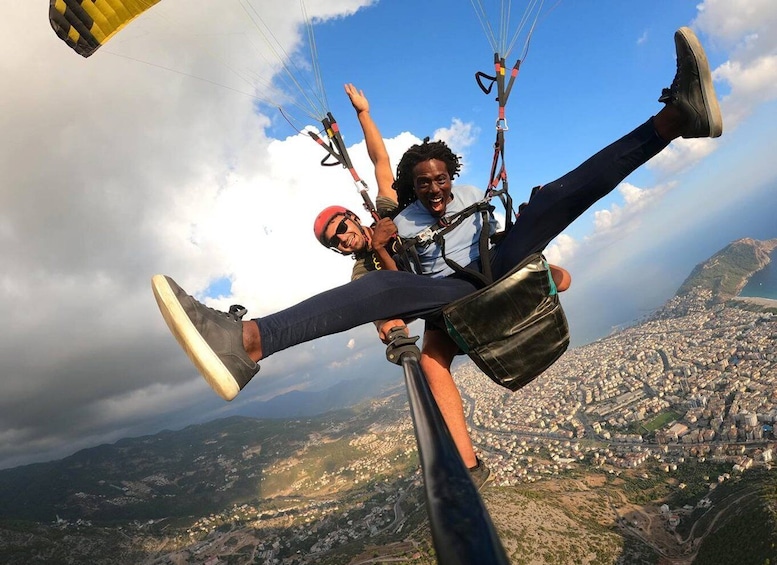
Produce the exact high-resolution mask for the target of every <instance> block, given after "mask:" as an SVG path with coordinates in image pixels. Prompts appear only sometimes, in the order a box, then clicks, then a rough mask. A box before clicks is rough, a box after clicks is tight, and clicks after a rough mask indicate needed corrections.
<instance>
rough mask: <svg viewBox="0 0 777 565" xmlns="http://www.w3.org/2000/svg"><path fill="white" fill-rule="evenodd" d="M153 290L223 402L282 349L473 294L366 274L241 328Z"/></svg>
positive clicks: (161, 281)
mask: <svg viewBox="0 0 777 565" xmlns="http://www.w3.org/2000/svg"><path fill="white" fill-rule="evenodd" d="M152 288H153V290H154V296H155V297H156V300H157V304H158V305H159V309H160V310H161V312H162V315H163V317H164V319H165V322H166V323H167V325H168V327H169V328H170V331H171V332H172V333H173V335H174V336H175V338H176V339H177V340H178V342H179V344H180V345H181V347H182V348H183V349H184V352H185V353H186V354H187V355H188V356H189V358H190V359H191V361H192V362H193V363H194V365H195V366H196V367H197V369H198V370H199V371H200V373H201V374H202V375H203V376H204V377H205V380H207V381H208V384H209V385H210V386H211V387H212V388H213V390H215V391H216V393H217V394H218V395H219V396H221V397H222V398H224V399H225V400H232V399H233V398H234V397H235V396H237V394H238V393H239V392H240V390H241V389H243V387H245V385H246V384H248V382H249V381H250V380H251V379H252V378H253V376H254V375H255V374H256V373H257V372H258V371H259V365H257V362H258V361H259V360H261V359H263V358H265V357H268V356H269V355H272V354H273V353H276V352H278V351H281V350H282V349H286V348H288V347H291V346H293V345H297V344H300V343H304V342H306V341H311V340H313V339H316V338H319V337H323V336H325V335H330V334H334V333H338V332H342V331H346V330H349V329H351V328H355V327H357V326H360V325H362V324H366V323H368V322H371V321H372V320H380V319H390V318H422V317H424V316H426V315H428V314H431V313H434V312H437V311H438V310H439V309H440V308H441V307H443V306H445V305H446V304H449V303H450V302H453V301H454V300H456V299H458V298H461V297H462V296H466V295H468V294H470V293H472V292H473V291H474V290H475V287H474V286H473V285H472V284H471V283H469V282H467V281H463V280H460V279H453V278H448V279H445V278H443V279H433V278H431V277H425V276H421V275H415V274H412V273H406V272H401V271H373V272H371V273H368V274H366V275H365V276H363V277H361V278H359V279H357V280H355V281H352V282H350V283H348V284H345V285H342V286H339V287H336V288H333V289H331V290H328V291H326V292H323V293H321V294H318V295H316V296H314V297H312V298H309V299H307V300H305V301H303V302H300V303H299V304H296V305H294V306H291V307H289V308H286V309H285V310H281V311H280V312H276V313H274V314H270V315H268V316H265V317H263V318H257V319H255V320H251V321H248V322H241V318H242V315H243V313H244V310H243V311H242V312H241V311H239V310H235V311H232V310H230V312H220V311H218V310H214V309H212V308H208V307H207V306H205V305H204V304H202V303H200V302H199V301H198V300H196V299H195V298H194V297H192V296H190V295H188V294H187V293H186V292H185V291H184V290H183V289H182V288H181V287H180V286H178V284H176V282H175V281H174V280H173V279H171V278H170V277H166V276H163V275H156V276H154V277H153V279H152Z"/></svg>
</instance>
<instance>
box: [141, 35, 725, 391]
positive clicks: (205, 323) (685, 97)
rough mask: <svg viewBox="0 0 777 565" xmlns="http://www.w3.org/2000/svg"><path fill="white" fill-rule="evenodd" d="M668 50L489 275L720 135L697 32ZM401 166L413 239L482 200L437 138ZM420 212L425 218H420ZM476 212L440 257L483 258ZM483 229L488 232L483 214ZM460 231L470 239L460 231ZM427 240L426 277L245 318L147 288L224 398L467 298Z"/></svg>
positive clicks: (334, 293)
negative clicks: (384, 327) (296, 357)
mask: <svg viewBox="0 0 777 565" xmlns="http://www.w3.org/2000/svg"><path fill="white" fill-rule="evenodd" d="M675 48H676V53H677V72H676V74H675V77H674V80H673V82H672V85H671V87H670V88H666V89H664V90H663V92H662V94H661V97H660V98H659V102H662V103H663V104H664V107H663V108H662V109H661V110H660V111H659V112H658V113H657V114H656V115H655V116H653V117H651V118H649V119H648V120H647V121H646V122H645V123H643V124H642V125H640V126H638V127H637V128H636V129H634V130H633V131H631V132H629V133H627V134H626V135H625V136H623V137H622V138H620V139H619V140H617V141H615V142H614V143H612V144H610V145H608V146H607V147H605V148H604V149H602V150H601V151H599V152H598V153H596V154H595V155H594V156H592V157H590V158H589V159H588V160H586V161H585V162H584V163H582V164H581V165H580V166H579V167H577V168H576V169H574V170H573V171H571V172H569V173H567V174H566V175H564V176H562V177H561V178H559V179H558V180H555V181H553V182H550V183H548V184H546V185H545V186H544V187H543V188H542V189H541V190H539V191H538V192H537V194H536V195H535V196H534V197H533V198H532V199H531V200H530V201H529V203H528V205H527V206H526V207H525V208H524V209H523V210H522V211H521V213H520V215H519V216H518V218H517V219H516V221H515V223H514V224H513V227H512V229H511V230H510V231H509V232H508V233H507V234H506V236H505V237H504V238H503V239H502V240H501V242H500V243H498V244H497V245H496V246H495V248H494V250H493V253H491V257H490V266H491V269H492V271H493V276H494V278H495V279H498V278H499V277H501V276H502V275H504V274H505V273H508V272H510V271H511V270H512V269H513V268H514V267H515V266H516V265H518V264H519V263H520V262H521V261H522V260H523V259H524V258H526V257H527V256H529V255H530V254H532V253H536V252H539V251H542V250H543V249H544V248H545V246H546V245H547V244H548V243H549V242H550V241H551V240H552V239H553V238H554V237H555V236H557V235H558V234H559V233H561V231H563V230H564V229H565V228H566V227H567V226H568V225H569V224H570V223H571V222H572V221H574V220H575V219H576V218H577V217H578V216H580V215H581V214H582V213H583V212H584V211H585V210H586V209H588V208H589V207H590V206H592V205H593V204H594V203H595V202H596V201H597V200H599V199H600V198H602V197H603V196H605V195H606V194H608V193H609V192H610V191H612V190H613V189H614V188H615V187H616V186H617V185H618V184H619V183H620V182H621V181H623V180H624V179H625V178H626V177H627V176H628V175H629V174H631V173H632V172H633V171H634V170H636V169H637V168H638V167H640V166H641V165H643V164H645V163H646V162H647V161H649V160H650V159H651V158H652V157H654V156H655V155H657V154H658V153H660V152H661V151H662V150H664V149H665V148H666V147H667V146H668V145H669V144H670V142H671V141H673V140H674V139H677V138H678V137H683V138H701V137H718V136H720V135H721V134H722V132H723V121H722V118H721V115H720V108H719V106H718V102H717V99H716V96H715V90H714V88H713V85H712V76H711V73H710V70H709V65H708V63H707V57H706V55H705V53H704V50H703V48H702V46H701V44H700V43H699V40H698V39H697V38H696V36H695V34H694V33H693V31H691V30H690V29H688V28H681V29H679V30H678V31H677V32H676V33H675ZM398 170H399V173H398V175H397V181H396V188H397V191H398V196H399V201H400V207H402V208H403V209H402V211H401V212H400V214H399V215H398V216H397V218H396V219H395V222H396V224H397V227H398V228H400V234H406V233H407V234H409V235H414V234H416V233H418V232H417V231H415V230H416V229H418V228H423V229H426V228H427V227H429V226H430V225H431V224H433V223H435V222H436V221H437V220H438V219H439V218H443V217H444V216H445V214H446V213H447V212H449V211H450V210H454V209H457V208H459V207H461V206H464V205H466V204H467V203H469V202H470V201H471V200H473V199H474V198H476V197H477V198H479V197H480V196H479V195H477V196H476V195H475V193H474V191H472V190H470V189H466V188H464V187H455V189H454V187H453V184H452V180H453V179H454V178H455V177H456V176H457V175H458V172H459V167H458V159H456V158H455V156H454V157H451V155H449V154H448V151H446V148H445V147H444V144H440V143H423V144H421V145H420V146H416V147H414V148H412V149H411V151H409V152H408V153H407V154H406V155H405V156H404V157H403V159H402V160H401V162H400V165H399V168H398ZM424 214H425V215H426V224H424V223H423V221H422V218H423V215H424ZM479 217H480V216H479V215H475V216H473V217H471V218H468V220H471V221H464V222H462V223H461V224H459V225H457V226H456V228H455V229H454V230H451V231H449V232H448V233H447V234H446V236H445V238H444V243H445V246H446V249H445V251H446V255H447V256H449V257H452V258H453V259H455V260H456V261H457V262H458V263H459V264H460V265H467V264H471V263H477V262H478V261H480V260H481V258H480V256H479V255H478V254H477V253H475V252H473V247H475V246H474V245H473V241H474V238H475V235H474V234H475V233H479V231H480V228H481V227H483V226H482V225H480V223H481V222H480V220H479ZM488 225H489V229H490V225H491V221H490V219H489V220H488ZM422 231H423V230H422ZM457 231H460V232H463V233H464V234H469V236H461V235H460V233H456V232H457ZM436 246H437V244H436V243H434V242H433V243H432V244H430V245H429V248H428V249H427V250H424V249H422V250H421V252H420V255H421V264H422V270H423V271H424V272H427V273H429V274H431V276H422V275H418V274H414V273H409V272H404V271H388V270H378V271H373V272H370V273H367V274H365V275H364V276H362V277H360V278H359V279H357V280H355V281H352V282H350V283H348V284H345V285H342V286H340V287H337V288H333V289H331V290H328V291H326V292H323V293H321V294H318V295H316V296H314V297H312V298H309V299H307V300H305V301H303V302H300V303H299V304H296V305H294V306H291V307H290V308H287V309H285V310H281V311H280V312H276V313H274V314H270V315H267V316H264V317H261V318H255V319H253V320H250V321H241V318H242V315H243V314H245V309H242V308H232V309H230V311H229V312H220V311H217V310H213V309H211V308H208V307H206V306H205V305H203V304H201V303H200V302H198V301H197V300H196V299H195V298H193V297H192V296H190V295H188V294H186V292H185V291H184V290H183V289H182V288H181V287H180V286H178V285H177V284H176V283H175V281H174V280H173V279H171V278H170V277H167V276H164V275H155V276H154V277H153V279H152V287H153V290H154V295H155V297H156V300H157V303H158V305H159V308H160V310H161V312H162V315H163V316H164V318H165V321H166V322H167V324H168V327H169V328H170V330H171V331H172V333H173V334H174V336H175V337H176V339H177V340H178V341H179V343H180V344H181V346H182V347H183V349H184V350H185V352H186V353H187V355H188V356H189V358H190V359H191V361H192V362H193V363H194V364H195V366H196V367H197V368H198V370H199V371H200V372H201V373H202V375H203V376H204V377H205V379H206V380H207V381H208V383H209V384H210V386H211V387H212V388H213V389H214V390H215V391H216V392H217V393H218V394H219V395H220V396H222V398H224V399H226V400H231V399H233V398H234V397H235V396H236V395H237V394H238V393H239V392H240V390H241V389H242V388H243V387H245V386H246V385H247V384H248V382H249V381H250V380H251V379H252V378H253V377H254V375H255V374H256V373H257V372H258V371H259V365H258V361H260V360H261V359H264V358H266V357H268V356H269V355H272V354H273V353H276V352H278V351H281V350H283V349H286V348H288V347H292V346H294V345H297V344H300V343H304V342H307V341H310V340H313V339H316V338H318V337H323V336H325V335H330V334H334V333H338V332H342V331H346V330H348V329H351V328H354V327H356V326H359V325H361V324H365V323H367V322H371V321H372V320H379V319H389V318H402V319H410V318H422V319H425V320H427V321H429V320H432V321H436V320H438V319H439V314H440V310H441V309H442V308H443V307H445V306H446V305H448V304H450V303H451V302H453V301H455V300H457V299H459V298H462V297H464V296H468V295H470V294H472V293H473V292H474V291H475V290H476V289H477V286H476V285H475V284H473V283H472V282H471V281H469V280H466V279H465V278H462V277H460V276H457V275H456V274H452V273H451V272H449V271H448V269H449V266H448V265H447V264H445V266H443V264H441V263H440V257H441V250H439V249H437V248H436ZM483 259H485V258H483ZM443 263H444V261H443ZM450 357H452V355H451V356H450ZM447 359H448V357H445V358H443V361H447ZM435 396H437V395H435Z"/></svg>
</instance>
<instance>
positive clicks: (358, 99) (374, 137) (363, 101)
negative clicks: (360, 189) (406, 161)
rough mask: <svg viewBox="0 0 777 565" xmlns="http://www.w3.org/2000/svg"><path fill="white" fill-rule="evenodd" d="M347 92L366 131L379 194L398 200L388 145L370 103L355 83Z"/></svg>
mask: <svg viewBox="0 0 777 565" xmlns="http://www.w3.org/2000/svg"><path fill="white" fill-rule="evenodd" d="M345 93H346V94H347V95H348V98H350V100H351V104H352V105H353V109H354V110H356V116H357V117H358V118H359V123H360V124H361V126H362V131H363V132H364V140H365V142H366V143H367V153H368V154H369V156H370V160H371V161H372V164H373V165H374V167H375V181H376V182H377V183H378V196H383V197H385V198H389V199H391V200H392V201H394V202H396V201H397V193H396V191H395V190H394V189H393V188H392V185H393V184H394V172H393V171H392V170H391V161H389V156H388V151H386V145H385V144H384V143H383V136H381V135H380V131H379V130H378V126H377V125H375V122H374V121H372V116H371V115H370V103H369V102H368V101H367V98H366V97H365V96H364V92H363V91H361V90H359V89H357V88H356V87H355V86H354V85H352V84H350V83H348V84H346V85H345Z"/></svg>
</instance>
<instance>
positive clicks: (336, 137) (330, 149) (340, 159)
mask: <svg viewBox="0 0 777 565" xmlns="http://www.w3.org/2000/svg"><path fill="white" fill-rule="evenodd" d="M321 125H322V126H324V131H326V135H327V137H328V139H329V143H325V142H324V140H322V139H321V137H319V135H318V134H317V133H316V132H313V131H308V132H307V133H308V135H309V136H310V137H312V138H313V140H314V141H315V142H316V143H318V144H319V145H320V146H321V147H323V148H324V149H326V151H327V153H328V155H326V156H325V157H324V158H323V159H322V160H321V166H322V167H333V166H336V165H342V167H343V168H344V169H347V170H348V172H349V173H350V174H351V177H352V178H353V182H354V184H355V185H356V190H357V191H358V192H359V194H360V195H361V197H362V200H363V203H364V208H365V210H367V212H369V213H370V215H371V216H372V218H373V219H374V220H375V221H378V220H379V219H380V215H378V210H377V208H376V207H375V204H374V203H373V202H372V199H371V198H370V194H369V192H368V188H369V187H368V186H367V183H366V182H364V181H363V180H362V179H361V177H360V176H359V173H358V172H356V169H355V168H354V166H353V163H352V162H351V157H350V156H349V155H348V150H347V149H346V147H345V142H344V141H343V137H342V135H341V134H340V127H339V126H338V125H337V121H336V120H335V117H334V116H333V115H332V113H331V112H327V114H326V117H325V118H323V119H322V120H321ZM330 158H331V159H334V161H335V162H330Z"/></svg>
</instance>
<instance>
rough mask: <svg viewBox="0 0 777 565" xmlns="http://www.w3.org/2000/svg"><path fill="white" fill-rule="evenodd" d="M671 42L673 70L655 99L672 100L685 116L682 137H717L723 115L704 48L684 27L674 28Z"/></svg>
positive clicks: (688, 29)
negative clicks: (668, 83) (675, 56)
mask: <svg viewBox="0 0 777 565" xmlns="http://www.w3.org/2000/svg"><path fill="white" fill-rule="evenodd" d="M674 43H675V50H676V52H677V73H676V74H675V77H674V81H672V86H671V87H669V88H665V89H664V90H663V92H662V93H661V97H660V98H659V99H658V101H659V102H664V103H666V104H673V105H674V106H676V107H677V109H678V110H680V111H681V112H682V113H683V114H684V115H685V116H686V117H687V121H686V124H685V127H684V128H683V131H682V134H681V135H682V136H683V137H685V138H691V137H720V135H721V134H722V133H723V118H722V117H721V115H720V106H718V99H717V97H716V96H715V88H714V87H713V86H712V74H711V73H710V65H709V63H708V62H707V55H706V54H705V53H704V48H703V47H702V46H701V43H699V38H697V37H696V34H695V33H693V30H692V29H691V28H688V27H681V28H680V29H678V30H677V31H676V32H675V34H674Z"/></svg>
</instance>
